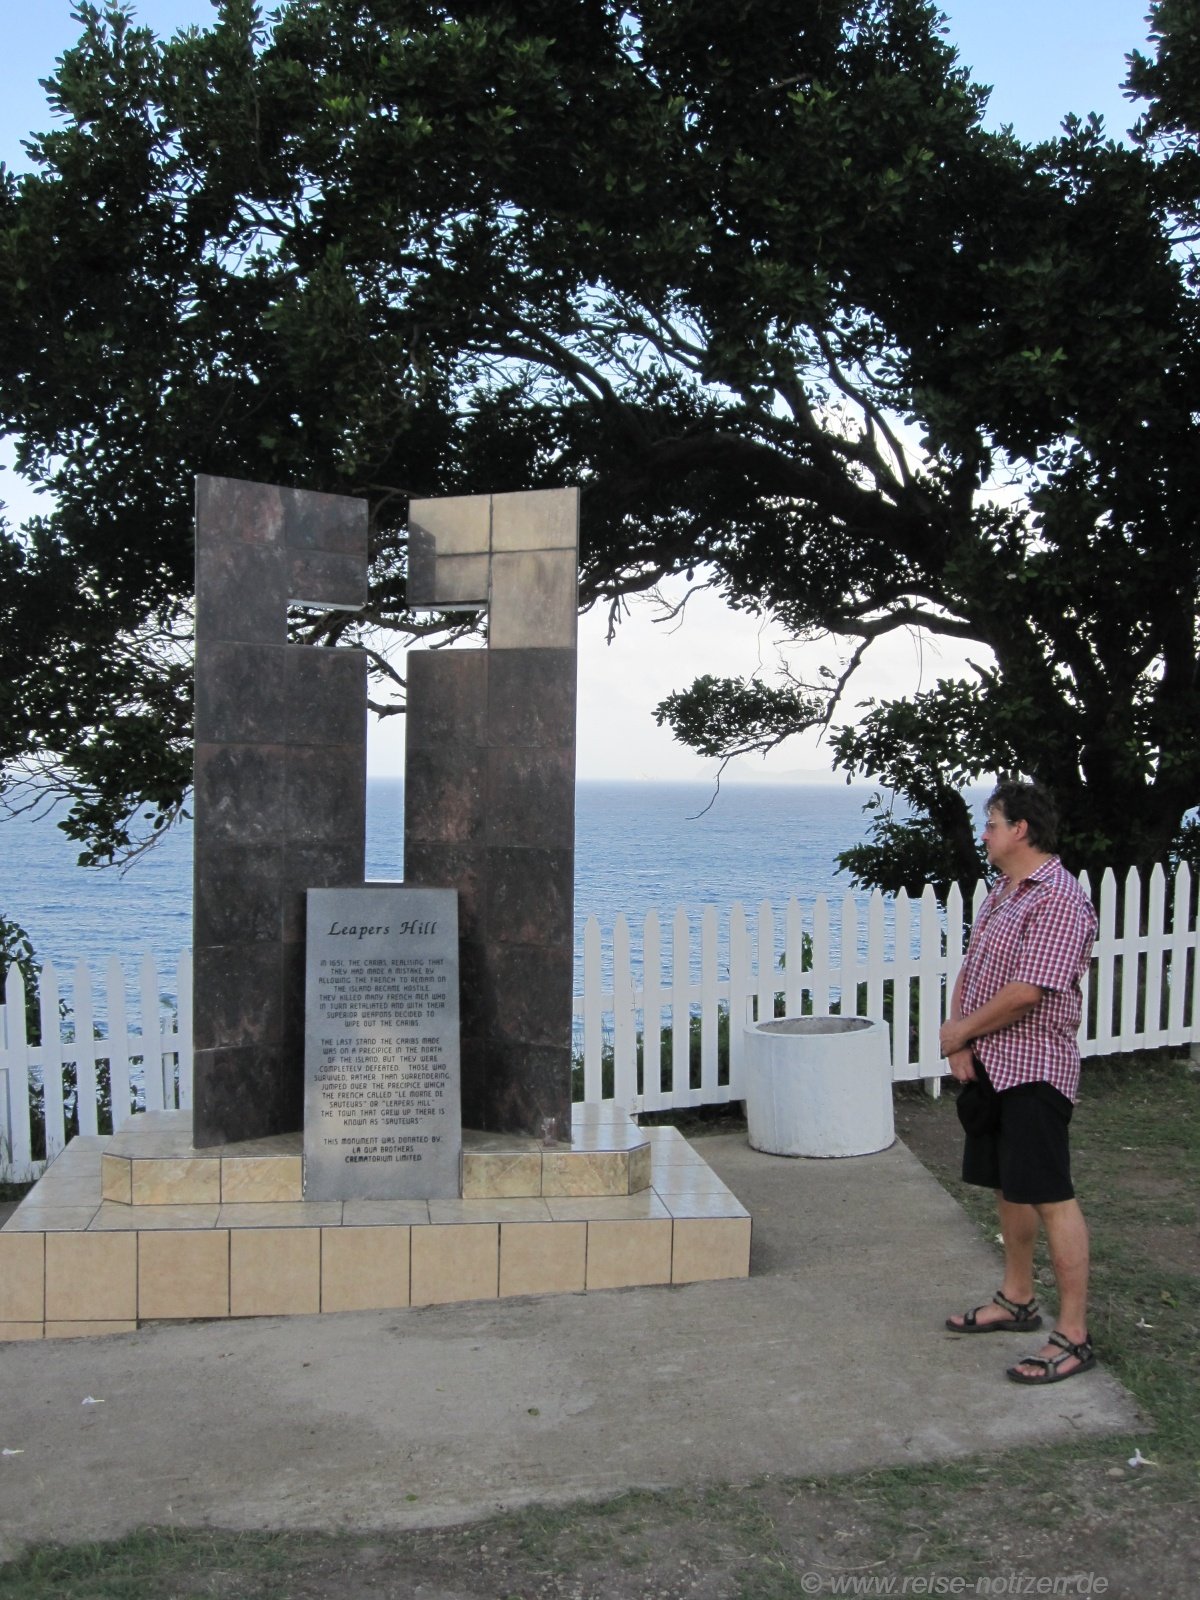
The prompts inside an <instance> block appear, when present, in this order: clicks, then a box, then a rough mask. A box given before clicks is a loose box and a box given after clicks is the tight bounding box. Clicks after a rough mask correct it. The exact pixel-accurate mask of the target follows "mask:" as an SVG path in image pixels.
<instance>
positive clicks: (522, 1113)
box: [472, 1039, 571, 1142]
mask: <svg viewBox="0 0 1200 1600" xmlns="http://www.w3.org/2000/svg"><path fill="white" fill-rule="evenodd" d="M477 1109H478V1112H479V1115H480V1117H481V1121H480V1123H479V1124H474V1123H473V1124H472V1126H481V1127H483V1128H484V1129H486V1130H488V1131H490V1132H497V1133H524V1134H530V1135H532V1136H533V1137H534V1138H535V1139H540V1138H543V1137H544V1136H547V1135H548V1136H549V1137H551V1138H557V1139H559V1140H563V1141H567V1142H569V1140H570V1136H571V1051H570V1047H569V1046H567V1045H526V1044H522V1043H517V1042H513V1041H511V1040H504V1039H489V1041H488V1052H487V1062H486V1068H485V1073H484V1079H483V1088H482V1098H481V1102H480V1104H479V1106H478V1108H477ZM547 1124H549V1125H550V1126H549V1127H547Z"/></svg>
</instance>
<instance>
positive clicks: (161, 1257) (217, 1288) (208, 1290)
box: [138, 1208, 229, 1320]
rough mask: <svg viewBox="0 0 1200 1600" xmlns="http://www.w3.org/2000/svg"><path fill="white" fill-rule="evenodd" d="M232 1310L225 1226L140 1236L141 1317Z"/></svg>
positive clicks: (210, 1314)
mask: <svg viewBox="0 0 1200 1600" xmlns="http://www.w3.org/2000/svg"><path fill="white" fill-rule="evenodd" d="M172 1209H176V1208H172ZM228 1315H229V1234H228V1232H227V1231H226V1230H225V1229H223V1228H222V1229H220V1230H219V1231H216V1230H208V1231H206V1232H202V1233H194V1232H187V1233H185V1232H180V1231H175V1232H169V1231H167V1230H162V1231H159V1232H152V1233H143V1234H139V1235H138V1316H139V1317H144V1318H150V1319H152V1320H157V1319H161V1318H164V1317H227V1316H228Z"/></svg>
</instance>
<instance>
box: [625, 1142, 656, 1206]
mask: <svg viewBox="0 0 1200 1600" xmlns="http://www.w3.org/2000/svg"><path fill="white" fill-rule="evenodd" d="M650 1173H651V1160H650V1146H649V1145H648V1144H643V1145H639V1146H638V1148H637V1149H636V1150H631V1151H630V1152H629V1192H630V1194H639V1193H640V1192H641V1191H642V1190H643V1189H648V1188H649V1187H650Z"/></svg>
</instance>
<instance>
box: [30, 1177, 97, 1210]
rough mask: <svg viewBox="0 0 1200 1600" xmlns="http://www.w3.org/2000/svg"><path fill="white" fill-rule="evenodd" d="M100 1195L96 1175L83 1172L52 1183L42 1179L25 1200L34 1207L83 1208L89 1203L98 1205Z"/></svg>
mask: <svg viewBox="0 0 1200 1600" xmlns="http://www.w3.org/2000/svg"><path fill="white" fill-rule="evenodd" d="M100 1195H101V1186H100V1183H99V1181H98V1179H97V1177H96V1174H95V1173H94V1172H93V1173H87V1172H83V1173H80V1174H78V1175H77V1176H67V1177H62V1178H55V1179H54V1180H53V1181H50V1180H49V1179H46V1178H43V1179H42V1180H41V1182H40V1183H39V1184H38V1185H37V1186H36V1188H33V1189H31V1190H30V1191H29V1193H28V1194H27V1195H26V1196H25V1199H26V1202H27V1203H28V1204H29V1205H34V1206H83V1205H87V1204H88V1203H89V1202H90V1203H91V1204H92V1205H99V1203H100Z"/></svg>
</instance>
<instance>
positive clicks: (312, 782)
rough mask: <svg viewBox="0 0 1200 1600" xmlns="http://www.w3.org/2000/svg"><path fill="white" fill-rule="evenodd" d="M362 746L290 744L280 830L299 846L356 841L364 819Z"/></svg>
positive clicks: (364, 763) (365, 800) (365, 762)
mask: <svg viewBox="0 0 1200 1600" xmlns="http://www.w3.org/2000/svg"><path fill="white" fill-rule="evenodd" d="M366 804H367V761H366V748H365V745H364V744H345V745H292V746H289V748H288V753H287V781H286V786H285V791H284V832H285V835H286V837H287V838H288V839H289V840H291V841H295V842H296V843H298V844H311V843H313V842H314V841H316V840H318V839H328V840H331V841H334V842H336V841H339V840H341V841H345V840H346V839H347V838H350V839H353V838H356V837H357V828H358V821H359V819H360V818H361V817H364V816H365V815H366Z"/></svg>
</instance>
